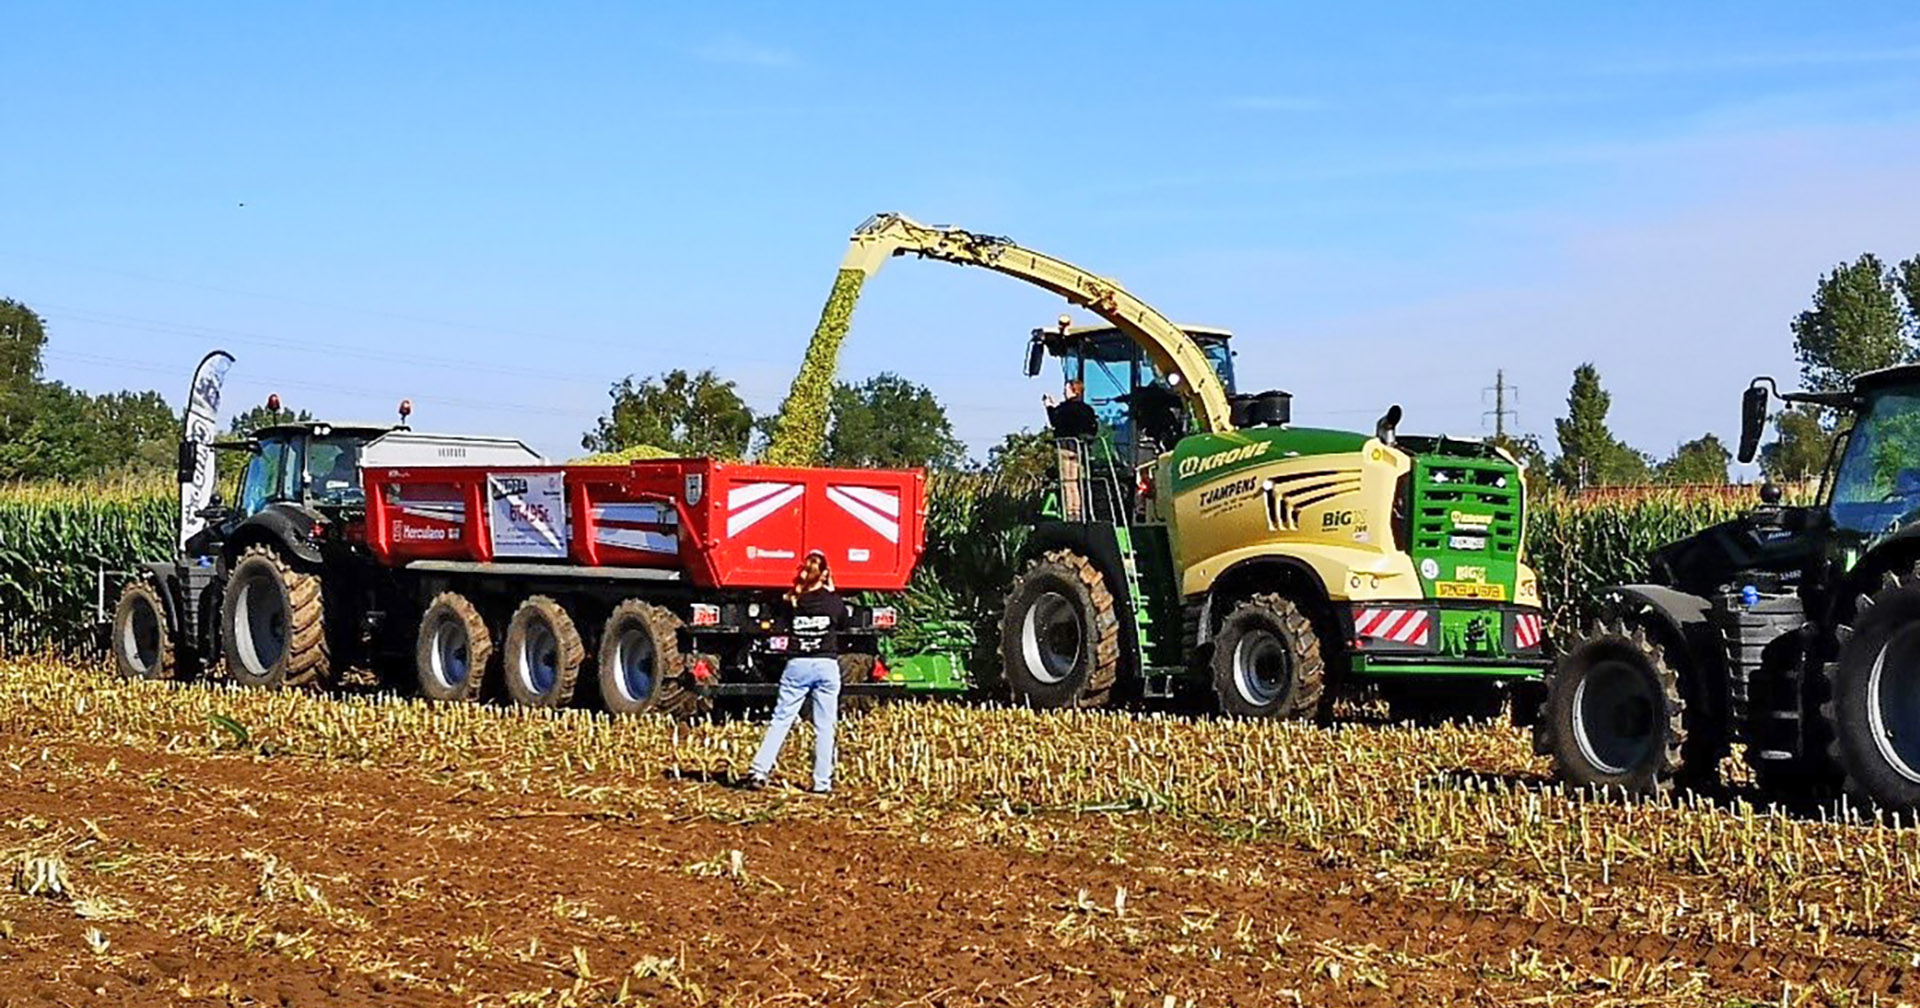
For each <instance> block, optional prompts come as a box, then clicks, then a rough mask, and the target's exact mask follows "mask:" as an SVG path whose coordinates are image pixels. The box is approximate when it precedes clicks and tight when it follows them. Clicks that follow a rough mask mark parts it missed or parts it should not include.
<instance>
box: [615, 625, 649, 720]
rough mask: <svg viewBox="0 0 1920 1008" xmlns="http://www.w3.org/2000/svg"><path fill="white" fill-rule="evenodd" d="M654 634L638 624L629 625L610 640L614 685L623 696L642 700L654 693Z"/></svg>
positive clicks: (637, 700) (634, 701)
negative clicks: (648, 632) (612, 640)
mask: <svg viewBox="0 0 1920 1008" xmlns="http://www.w3.org/2000/svg"><path fill="white" fill-rule="evenodd" d="M655 660H656V655H655V654H654V650H653V638H652V636H650V635H649V634H647V633H646V631H644V630H641V629H639V628H638V627H628V628H627V629H625V630H622V631H621V632H620V636H618V637H616V638H614V642H613V667H614V673H615V674H614V678H613V685H614V689H616V690H618V691H619V692H620V696H621V698H622V699H624V700H627V701H628V702H630V703H641V702H643V701H645V700H647V699H648V698H649V697H651V696H653V685H654V662H655Z"/></svg>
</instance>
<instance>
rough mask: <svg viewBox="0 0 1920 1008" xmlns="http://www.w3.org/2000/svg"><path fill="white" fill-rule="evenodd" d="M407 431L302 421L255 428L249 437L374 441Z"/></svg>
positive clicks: (384, 426)
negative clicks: (332, 437) (311, 436)
mask: <svg viewBox="0 0 1920 1008" xmlns="http://www.w3.org/2000/svg"><path fill="white" fill-rule="evenodd" d="M406 429H407V428H405V427H402V426H400V425H398V424H391V423H371V422H360V423H354V422H346V423H332V422H330V421H326V420H300V421H296V422H289V423H277V424H268V425H267V426H265V427H259V428H255V429H254V430H252V431H250V432H248V434H247V436H248V437H254V438H265V437H283V436H286V435H289V434H314V435H319V436H322V437H325V436H328V435H334V434H338V435H343V436H346V437H362V438H366V439H368V440H372V439H374V438H377V437H379V436H380V435H382V434H386V433H388V432H389V431H396V430H406Z"/></svg>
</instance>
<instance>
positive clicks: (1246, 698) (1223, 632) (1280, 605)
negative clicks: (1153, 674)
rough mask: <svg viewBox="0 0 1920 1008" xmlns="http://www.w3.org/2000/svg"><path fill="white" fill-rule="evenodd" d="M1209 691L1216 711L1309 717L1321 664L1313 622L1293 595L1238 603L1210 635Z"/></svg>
mask: <svg viewBox="0 0 1920 1008" xmlns="http://www.w3.org/2000/svg"><path fill="white" fill-rule="evenodd" d="M1212 664H1213V668H1212V671H1213V695H1214V697H1215V698H1216V699H1217V700H1218V701H1219V704H1220V713H1222V714H1227V715H1231V716H1234V717H1248V718H1302V717H1311V716H1312V715H1313V713H1314V712H1315V711H1316V710H1317V709H1318V708H1319V706H1320V696H1321V694H1322V693H1323V692H1325V689H1326V678H1327V675H1326V674H1327V667H1326V662H1325V660H1324V659H1323V658H1322V657H1321V653H1320V636H1319V635H1318V634H1316V633H1314V631H1313V622H1312V621H1311V620H1309V619H1307V617H1306V614H1304V613H1302V612H1301V611H1300V607H1299V606H1298V605H1296V604H1295V603H1294V602H1293V600H1291V599H1288V598H1285V597H1284V596H1280V595H1273V594H1263V595H1255V596H1254V597H1253V598H1250V599H1248V600H1246V601H1245V602H1242V603H1240V604H1239V605H1237V606H1235V607H1234V608H1233V611H1232V612H1230V613H1228V614H1227V618H1226V620H1225V621H1224V622H1222V623H1221V624H1220V630H1219V632H1218V633H1216V634H1214V636H1213V663H1212Z"/></svg>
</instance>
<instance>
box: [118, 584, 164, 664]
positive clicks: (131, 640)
mask: <svg viewBox="0 0 1920 1008" xmlns="http://www.w3.org/2000/svg"><path fill="white" fill-rule="evenodd" d="M173 652H174V644H173V632H172V631H171V630H170V629H168V627H167V611H166V609H165V607H163V606H162V605H161V604H160V592H159V590H158V589H157V588H155V587H154V584H153V582H151V581H147V580H144V579H142V580H139V581H135V582H133V583H132V584H129V585H127V586H126V588H124V589H122V590H121V592H120V603H119V604H118V605H116V606H114V607H113V666H114V668H115V670H117V671H118V672H119V673H120V674H121V675H122V676H124V677H126V678H128V679H172V678H174V677H175V676H176V675H178V674H179V666H178V664H177V663H176V661H175V659H174V653H173Z"/></svg>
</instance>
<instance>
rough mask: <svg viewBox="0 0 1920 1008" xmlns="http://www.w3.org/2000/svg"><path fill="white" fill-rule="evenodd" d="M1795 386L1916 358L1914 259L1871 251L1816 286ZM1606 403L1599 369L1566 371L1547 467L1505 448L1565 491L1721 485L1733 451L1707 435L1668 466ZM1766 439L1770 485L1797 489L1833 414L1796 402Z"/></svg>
mask: <svg viewBox="0 0 1920 1008" xmlns="http://www.w3.org/2000/svg"><path fill="white" fill-rule="evenodd" d="M1789 328H1790V330H1791V331H1792V333H1793V350H1794V357H1795V358H1796V359H1797V360H1798V361H1799V362H1800V382H1801V385H1802V386H1803V387H1805V388H1806V389H1808V390H1811V391H1819V392H1826V391H1834V390H1838V389H1844V388H1846V387H1847V386H1848V384H1849V383H1851V382H1852V381H1853V379H1854V378H1855V377H1857V376H1859V375H1861V374H1864V373H1866V372H1868V371H1873V370H1876V369H1879V368H1884V367H1891V366H1893V365H1896V364H1904V363H1907V362H1910V361H1913V360H1914V359H1915V358H1916V356H1920V255H1915V256H1913V257H1911V258H1909V259H1906V260H1904V261H1902V262H1899V263H1897V264H1892V265H1889V264H1888V263H1886V262H1884V261H1882V260H1881V259H1880V257H1879V256H1877V255H1874V254H1873V253H1871V252H1869V253H1865V254H1863V255H1861V256H1860V257H1859V258H1857V259H1855V260H1853V261H1852V262H1845V263H1840V264H1839V265H1837V266H1835V267H1834V268H1833V269H1832V270H1830V271H1828V272H1827V273H1825V274H1823V275H1822V276H1821V277H1820V281H1819V283H1818V284H1816V285H1815V287H1814V292H1813V303H1812V305H1811V306H1810V307H1808V308H1807V309H1806V310H1804V311H1802V312H1800V313H1799V314H1797V315H1795V316H1794V317H1793V319H1792V320H1791V321H1790V323H1789ZM1611 402H1612V399H1611V397H1610V396H1609V395H1608V394H1607V392H1606V390H1605V389H1604V388H1602V387H1601V384H1600V372H1599V371H1598V370H1597V369H1596V368H1595V367H1594V366H1593V365H1592V364H1591V363H1587V364H1582V365H1580V366H1579V367H1578V368H1575V369H1574V372H1573V385H1572V387H1571V389H1570V390H1569V391H1568V393H1567V415H1566V417H1565V418H1564V419H1560V420H1556V421H1554V432H1555V434H1556V435H1557V436H1558V442H1559V449H1560V453H1559V455H1558V456H1557V457H1555V458H1554V459H1552V460H1551V462H1549V461H1548V460H1547V459H1546V458H1545V457H1544V455H1545V453H1544V452H1543V451H1542V450H1541V447H1540V445H1539V443H1538V441H1537V440H1534V439H1532V438H1520V439H1515V440H1514V441H1513V442H1512V444H1511V445H1510V447H1512V448H1514V449H1515V450H1516V452H1517V453H1518V454H1520V455H1522V456H1523V457H1528V458H1530V460H1531V461H1532V463H1533V467H1534V471H1536V472H1538V471H1543V470H1544V471H1546V472H1547V473H1548V474H1549V475H1550V477H1551V478H1552V480H1553V482H1555V483H1557V484H1559V485H1561V486H1563V487H1567V488H1570V489H1578V488H1582V487H1590V486H1627V485H1638V484H1646V483H1684V484H1699V483H1725V482H1726V481H1727V463H1728V462H1729V461H1730V459H1731V453H1730V452H1728V451H1727V448H1726V446H1725V445H1724V444H1722V443H1721V442H1720V439H1719V438H1718V437H1716V436H1714V435H1713V434H1705V435H1702V436H1701V437H1698V438H1695V439H1694V440H1692V441H1688V442H1686V443H1684V444H1681V445H1679V446H1678V447H1677V448H1675V450H1674V452H1673V454H1672V455H1671V456H1669V457H1668V458H1667V459H1666V460H1665V461H1661V462H1655V461H1654V459H1653V457H1652V456H1649V455H1647V454H1646V453H1644V452H1641V451H1638V450H1636V449H1634V448H1633V447H1631V446H1630V445H1628V444H1626V443H1625V442H1624V441H1621V440H1620V439H1619V438H1617V437H1615V436H1614V434H1613V432H1612V431H1611V430H1610V429H1609V428H1608V426H1607V410H1608V407H1609V406H1610V405H1611ZM1772 421H1773V424H1772V426H1773V435H1774V436H1773V439H1772V440H1771V441H1769V442H1767V443H1766V444H1764V445H1762V446H1761V449H1760V468H1761V471H1762V472H1763V473H1764V474H1765V475H1766V477H1767V478H1768V479H1770V480H1774V481H1776V482H1801V481H1804V480H1807V479H1811V478H1813V477H1815V476H1818V475H1819V474H1820V472H1821V470H1822V469H1824V468H1825V467H1826V464H1827V457H1828V455H1829V454H1830V453H1831V451H1832V448H1833V441H1834V438H1835V437H1836V436H1837V434H1838V431H1837V430H1836V429H1835V425H1836V423H1837V422H1838V417H1837V416H1836V415H1835V414H1834V413H1833V411H1831V410H1828V409H1824V408H1822V407H1818V406H1809V405H1796V406H1792V407H1789V408H1787V409H1783V410H1781V411H1779V412H1778V413H1776V414H1775V415H1774V416H1773V418H1772Z"/></svg>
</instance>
